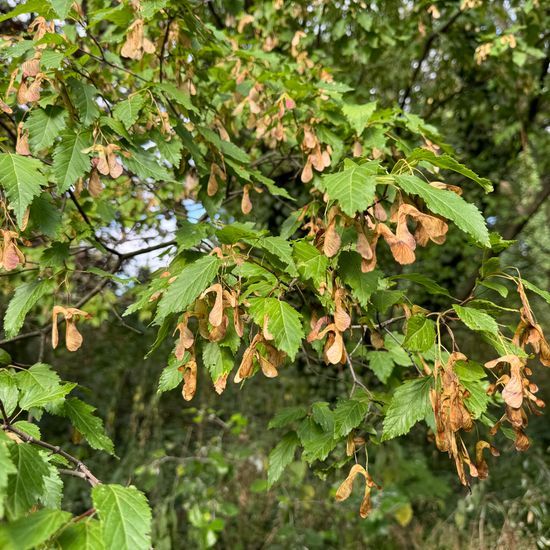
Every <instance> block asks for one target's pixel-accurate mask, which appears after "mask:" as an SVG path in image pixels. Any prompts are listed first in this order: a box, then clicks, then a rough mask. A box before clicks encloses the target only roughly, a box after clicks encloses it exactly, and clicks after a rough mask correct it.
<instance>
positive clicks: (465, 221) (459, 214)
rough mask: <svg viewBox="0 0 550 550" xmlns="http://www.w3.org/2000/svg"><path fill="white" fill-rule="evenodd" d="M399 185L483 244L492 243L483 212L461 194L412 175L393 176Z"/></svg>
mask: <svg viewBox="0 0 550 550" xmlns="http://www.w3.org/2000/svg"><path fill="white" fill-rule="evenodd" d="M393 177H394V180H395V182H396V183H397V185H398V186H399V187H400V188H401V189H402V190H403V191H405V193H408V194H409V195H418V196H419V197H420V198H422V199H423V200H424V202H425V203H426V206H427V207H428V208H429V209H430V210H431V211H432V212H433V213H434V214H439V215H440V216H443V217H445V218H447V219H449V220H452V221H453V222H454V223H455V224H456V225H457V226H458V227H459V228H460V229H462V231H464V232H465V233H468V234H469V235H471V236H472V237H473V238H474V239H475V240H476V241H477V242H479V243H480V244H482V245H483V246H487V247H489V246H490V245H491V243H490V240H489V231H488V229H487V225H486V223H485V219H484V218H483V216H482V214H481V212H480V211H479V210H478V209H477V207H476V206H475V205H473V204H471V203H468V202H466V201H465V200H464V199H463V198H462V197H461V196H459V195H457V194H456V193H453V192H452V191H448V190H446V189H438V188H436V187H432V186H431V185H429V184H428V183H426V182H425V181H422V180H421V179H420V178H418V177H416V176H411V175H395V176H393Z"/></svg>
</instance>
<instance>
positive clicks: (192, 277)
mask: <svg viewBox="0 0 550 550" xmlns="http://www.w3.org/2000/svg"><path fill="white" fill-rule="evenodd" d="M219 267H220V262H219V260H218V258H217V257H216V256H204V257H202V258H200V259H199V260H197V261H196V262H193V263H192V264H189V265H187V266H185V267H184V268H183V269H182V270H181V273H180V274H179V275H178V278H177V279H176V280H175V281H174V282H173V283H172V284H171V285H170V286H169V287H168V290H167V291H166V293H165V294H164V296H163V297H162V298H161V300H160V302H159V305H158V310H157V316H156V318H155V321H157V322H158V321H159V320H162V319H164V318H165V317H166V316H167V315H168V314H170V313H177V312H183V311H185V309H186V308H187V307H188V306H190V305H191V304H192V303H193V302H194V301H195V300H196V299H197V298H198V296H199V294H200V293H201V292H202V291H203V290H205V289H206V288H207V287H208V286H209V285H210V284H211V283H212V281H213V280H214V277H216V275H217V273H218V269H219Z"/></svg>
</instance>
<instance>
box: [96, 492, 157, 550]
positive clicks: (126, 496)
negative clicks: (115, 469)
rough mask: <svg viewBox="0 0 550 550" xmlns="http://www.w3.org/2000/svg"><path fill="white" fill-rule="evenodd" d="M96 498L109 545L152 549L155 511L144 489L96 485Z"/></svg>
mask: <svg viewBox="0 0 550 550" xmlns="http://www.w3.org/2000/svg"><path fill="white" fill-rule="evenodd" d="M92 500H93V503H94V506H95V508H96V510H97V513H98V515H99V519H100V520H101V528H102V535H103V542H104V544H105V547H106V548H116V549H117V550H149V548H150V547H151V535H150V533H151V510H150V508H149V504H148V503H147V499H146V498H145V495H144V494H143V493H142V492H141V491H138V490H137V489H136V488H135V487H133V486H130V487H122V486H121V485H96V486H95V487H94V488H93V489H92Z"/></svg>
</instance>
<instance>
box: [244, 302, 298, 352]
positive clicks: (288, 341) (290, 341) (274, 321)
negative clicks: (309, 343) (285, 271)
mask: <svg viewBox="0 0 550 550" xmlns="http://www.w3.org/2000/svg"><path fill="white" fill-rule="evenodd" d="M249 312H250V314H251V315H252V318H253V319H254V322H255V323H256V324H257V325H258V326H260V327H263V323H264V318H265V317H267V318H268V322H267V325H268V330H269V332H270V333H271V334H272V336H273V341H274V343H275V346H276V347H277V349H279V350H281V351H284V352H285V353H286V354H287V355H288V356H289V358H290V359H291V360H292V361H293V360H294V359H295V357H296V354H297V353H298V350H299V349H300V344H301V342H302V339H303V338H304V330H303V327H302V322H301V319H302V316H301V315H300V313H298V312H297V311H296V310H295V309H294V308H293V307H292V306H291V305H290V304H287V303H286V302H283V301H282V300H278V299H277V298H251V299H250V307H249Z"/></svg>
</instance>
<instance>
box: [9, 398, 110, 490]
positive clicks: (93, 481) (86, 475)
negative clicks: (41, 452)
mask: <svg viewBox="0 0 550 550" xmlns="http://www.w3.org/2000/svg"><path fill="white" fill-rule="evenodd" d="M0 413H1V414H2V419H3V424H2V430H4V431H5V432H11V433H14V434H15V435H17V436H18V437H19V438H20V439H22V440H23V441H25V442H26V443H30V444H31V445H36V446H37V447H42V448H43V449H48V450H49V451H51V452H52V453H53V454H57V455H59V456H62V457H63V458H65V459H66V460H68V461H69V462H70V463H71V464H74V466H75V468H76V470H75V472H78V473H80V474H81V475H80V476H79V477H82V478H83V479H85V480H86V481H87V482H88V483H89V484H90V485H91V486H92V487H95V486H96V485H99V484H100V483H101V481H99V479H97V477H95V476H94V474H92V472H91V471H90V470H89V468H88V467H87V466H86V465H85V464H84V463H83V462H81V461H80V460H78V458H75V457H74V456H73V455H70V454H69V453H67V452H66V451H64V450H63V449H61V448H60V447H57V446H55V445H52V444H51V443H47V442H46V441H42V440H41V439H36V438H34V437H32V436H31V435H28V434H26V433H25V432H23V431H21V430H20V429H18V428H16V427H15V426H12V425H11V424H10V420H9V418H8V415H7V413H6V409H5V408H4V404H3V403H2V401H1V400H0ZM71 471H72V470H71ZM73 475H74V474H73Z"/></svg>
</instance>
